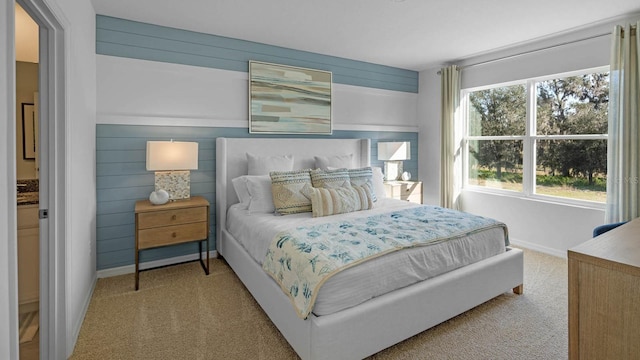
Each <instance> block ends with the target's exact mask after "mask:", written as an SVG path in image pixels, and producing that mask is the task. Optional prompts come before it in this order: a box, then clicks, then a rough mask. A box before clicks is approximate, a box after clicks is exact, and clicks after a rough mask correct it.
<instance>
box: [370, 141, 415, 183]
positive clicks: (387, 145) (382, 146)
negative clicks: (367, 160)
mask: <svg viewBox="0 0 640 360" xmlns="http://www.w3.org/2000/svg"><path fill="white" fill-rule="evenodd" d="M409 159H411V143H410V142H408V141H403V142H379V143H378V160H384V179H385V180H387V181H393V180H398V179H399V178H400V176H401V175H402V161H403V160H409Z"/></svg>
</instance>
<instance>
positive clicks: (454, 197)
mask: <svg viewBox="0 0 640 360" xmlns="http://www.w3.org/2000/svg"><path fill="white" fill-rule="evenodd" d="M440 82H441V91H442V103H441V107H440V108H441V121H442V125H441V151H440V156H441V158H440V206H442V207H446V208H450V209H458V208H459V201H458V195H459V187H460V186H459V181H457V179H456V171H455V168H456V152H457V150H456V144H455V143H456V141H455V139H456V133H455V129H456V118H457V116H456V113H457V111H458V108H459V107H460V71H459V69H458V67H457V66H456V65H451V66H448V67H446V68H443V69H442V70H441V72H440ZM458 154H459V153H458Z"/></svg>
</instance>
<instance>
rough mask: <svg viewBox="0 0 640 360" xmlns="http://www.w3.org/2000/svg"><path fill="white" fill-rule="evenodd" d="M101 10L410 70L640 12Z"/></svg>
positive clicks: (579, 4) (423, 6) (461, 6)
mask: <svg viewBox="0 0 640 360" xmlns="http://www.w3.org/2000/svg"><path fill="white" fill-rule="evenodd" d="M92 2H93V4H94V7H95V10H96V12H97V13H98V14H102V15H109V16H114V17H119V18H124V19H129V20H136V21H141V22H147V23H152V24H158V25H164V26H169V27H175V28H180V29H186V30H192V31H198V32H203V33H209V34H215V35H221V36H226V37H232V38H237V39H243V40H250V41H255V42H260V43H265V44H270V45H276V46H283V47H287V48H292V49H297V50H305V51H311V52H315V53H321V54H327V55H332V56H338V57H343V58H348V59H354V60H361V61H367V62H372V63H377V64H383V65H389V66H394V67H400V68H405V69H412V70H423V69H427V68H432V67H435V66H440V65H442V64H445V63H448V62H452V61H455V60H461V59H465V58H469V57H471V56H474V55H479V54H483V53H487V52H490V51H491V50H495V49H500V48H505V47H509V46H514V45H519V44H524V43H527V42H531V41H534V40H536V39H540V38H544V37H548V36H550V35H553V34H558V33H562V32H566V31H570V30H572V29H576V28H580V27H584V26H586V25H589V24H593V23H599V22H602V21H604V20H609V19H612V18H616V17H620V16H625V15H629V14H638V13H640V1H638V0H612V1H608V2H603V1H602V0H562V1H558V0H537V1H512V0H485V1H477V0H449V1H437V0H181V1H175V0H135V1H131V0H92Z"/></svg>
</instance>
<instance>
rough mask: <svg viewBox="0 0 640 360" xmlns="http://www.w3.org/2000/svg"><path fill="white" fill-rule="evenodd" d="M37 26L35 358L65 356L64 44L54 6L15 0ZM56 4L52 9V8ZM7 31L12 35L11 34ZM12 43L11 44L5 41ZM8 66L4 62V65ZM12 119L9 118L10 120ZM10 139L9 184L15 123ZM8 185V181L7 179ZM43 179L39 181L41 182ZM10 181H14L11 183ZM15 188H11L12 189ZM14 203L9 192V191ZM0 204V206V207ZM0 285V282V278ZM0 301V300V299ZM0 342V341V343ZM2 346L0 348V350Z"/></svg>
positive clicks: (13, 313) (11, 49)
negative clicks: (41, 212)
mask: <svg viewBox="0 0 640 360" xmlns="http://www.w3.org/2000/svg"><path fill="white" fill-rule="evenodd" d="M0 2H4V4H2V8H9V6H10V7H11V11H10V12H9V14H10V16H15V15H14V0H0ZM17 2H18V3H19V4H20V5H21V6H22V7H23V8H24V9H25V11H26V12H27V13H28V14H29V15H30V16H31V17H32V18H33V19H34V21H35V22H36V23H37V24H38V25H39V27H40V66H39V71H40V74H39V91H40V99H39V100H40V122H39V125H40V135H41V136H40V149H41V150H42V151H41V156H40V179H41V186H40V209H48V214H49V218H48V219H44V220H40V312H41V316H40V328H41V331H40V359H66V357H67V351H66V339H67V326H66V325H67V324H66V323H67V322H66V301H65V300H66V269H65V259H66V246H65V239H66V229H67V226H66V221H67V220H66V219H67V216H66V208H67V206H66V204H67V198H66V195H67V193H66V133H67V132H66V127H67V126H66V101H67V100H66V99H67V94H66V78H67V77H66V76H67V71H66V64H67V61H66V60H67V58H68V55H67V54H68V52H67V49H66V44H67V43H68V41H67V37H66V36H67V35H66V33H65V31H64V30H65V28H68V25H67V24H66V23H64V17H62V16H61V13H60V11H59V10H58V9H53V8H51V7H50V6H49V4H47V1H46V0H17ZM55 10H58V11H55ZM7 23H8V24H7V29H5V31H7V33H9V34H14V28H13V27H14V22H13V19H12V20H11V21H8V22H7ZM12 36H13V35H12ZM10 41H11V42H10V44H9V46H8V48H7V50H8V51H6V54H8V55H7V57H8V58H9V59H10V61H13V63H14V66H13V68H14V69H13V72H12V73H10V74H6V75H7V77H6V78H7V79H11V81H10V82H11V83H13V84H14V85H13V96H9V98H10V99H13V100H12V104H9V105H10V106H11V108H12V109H13V111H12V113H13V114H14V115H13V116H12V117H10V119H15V44H14V40H13V39H11V40H10ZM11 45H14V46H11ZM7 68H8V66H7ZM14 124H15V122H14ZM13 134H14V135H13V141H12V142H11V144H13V146H10V149H9V154H8V156H7V159H8V164H7V165H8V166H7V167H10V168H13V169H14V170H13V172H11V173H10V174H11V175H10V176H9V182H12V183H13V184H15V182H16V177H15V167H16V163H15V161H16V160H15V159H16V154H15V149H16V147H15V125H14V126H13ZM8 185H11V183H9V184H8ZM43 185H44V186H43ZM12 186H15V185H12ZM13 191H15V189H13ZM13 199H14V201H13V204H15V194H14V195H13ZM1 210H2V209H0V211H1ZM15 211H16V209H15V206H12V207H9V209H8V215H9V216H8V217H9V218H10V219H13V220H14V226H13V232H12V233H10V234H13V235H12V236H9V239H8V241H9V249H17V236H16V235H15V234H16V226H15V218H16V214H15ZM10 256H16V258H13V259H9V283H10V285H12V284H11V282H14V284H13V285H12V286H10V288H9V297H10V299H9V302H10V303H12V304H11V305H12V308H10V309H9V311H10V321H9V332H10V334H9V335H10V336H11V337H10V342H11V343H10V344H9V356H10V357H9V358H11V359H13V358H17V354H18V350H17V349H18V338H17V334H18V323H17V317H18V305H17V304H18V299H17V298H18V293H17V252H15V253H14V254H13V255H10ZM0 286H1V284H0ZM0 301H1V300H0ZM0 346H2V344H1V343H0ZM1 354H2V352H1V351H0V355H1Z"/></svg>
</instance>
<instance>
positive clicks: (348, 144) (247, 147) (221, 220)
mask: <svg viewBox="0 0 640 360" xmlns="http://www.w3.org/2000/svg"><path fill="white" fill-rule="evenodd" d="M248 152H249V153H253V154H256V155H259V156H269V155H293V157H294V169H310V168H314V167H315V159H314V156H334V155H345V154H353V159H354V166H356V167H364V166H369V165H370V155H371V142H370V140H369V139H276V138H217V139H216V249H217V250H218V251H220V249H221V245H220V240H221V239H222V237H221V233H222V230H223V229H225V228H226V222H227V209H228V208H229V206H231V205H233V204H235V203H237V202H238V197H237V196H236V193H235V191H234V189H233V185H232V184H231V180H232V179H234V178H236V177H238V176H241V175H246V174H247V155H246V154H247V153H248ZM222 255H224V254H222Z"/></svg>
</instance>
